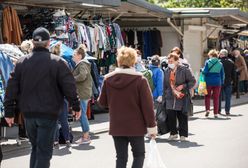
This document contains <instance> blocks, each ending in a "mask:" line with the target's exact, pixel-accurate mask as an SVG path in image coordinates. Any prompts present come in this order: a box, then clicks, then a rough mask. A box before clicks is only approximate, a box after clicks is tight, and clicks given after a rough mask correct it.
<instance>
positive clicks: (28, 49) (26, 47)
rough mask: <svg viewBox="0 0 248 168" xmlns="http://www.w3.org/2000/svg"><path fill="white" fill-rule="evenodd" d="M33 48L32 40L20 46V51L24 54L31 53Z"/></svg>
mask: <svg viewBox="0 0 248 168" xmlns="http://www.w3.org/2000/svg"><path fill="white" fill-rule="evenodd" d="M33 48H34V45H33V43H32V40H25V41H23V42H22V44H21V50H22V51H24V52H26V53H27V54H29V53H31V52H32V50H33Z"/></svg>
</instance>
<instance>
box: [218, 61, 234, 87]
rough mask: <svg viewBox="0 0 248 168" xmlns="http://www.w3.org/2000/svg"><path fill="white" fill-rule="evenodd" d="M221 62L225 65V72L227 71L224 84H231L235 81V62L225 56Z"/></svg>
mask: <svg viewBox="0 0 248 168" xmlns="http://www.w3.org/2000/svg"><path fill="white" fill-rule="evenodd" d="M220 60H221V63H222V64H223V67H224V72H225V81H224V86H227V85H231V84H232V82H234V81H235V75H236V73H235V72H236V71H235V69H236V68H235V65H234V62H233V61H232V60H231V59H230V58H228V57H223V58H221V59H220Z"/></svg>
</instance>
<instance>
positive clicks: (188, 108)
mask: <svg viewBox="0 0 248 168" xmlns="http://www.w3.org/2000/svg"><path fill="white" fill-rule="evenodd" d="M182 113H183V114H185V115H187V116H193V115H194V105H193V102H192V98H191V95H190V92H189V90H188V89H187V91H186V94H185V96H184V100H183V110H182Z"/></svg>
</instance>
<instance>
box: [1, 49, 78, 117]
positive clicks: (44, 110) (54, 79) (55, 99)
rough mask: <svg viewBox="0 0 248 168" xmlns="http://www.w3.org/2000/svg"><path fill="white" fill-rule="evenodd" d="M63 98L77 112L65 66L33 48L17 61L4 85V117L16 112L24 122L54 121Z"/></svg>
mask: <svg viewBox="0 0 248 168" xmlns="http://www.w3.org/2000/svg"><path fill="white" fill-rule="evenodd" d="M64 97H65V98H66V99H67V100H68V101H69V104H70V105H71V106H72V109H73V110H74V111H79V110H80V102H79V99H78V96H77V92H76V85H75V80H74V77H73V75H72V73H71V71H70V69H69V68H68V67H67V66H66V64H65V62H64V61H63V60H62V59H61V58H60V57H58V56H55V55H53V54H50V53H49V51H48V49H45V48H35V49H34V50H33V53H32V54H31V55H28V56H25V57H21V58H20V59H19V60H18V62H17V64H16V67H15V69H14V71H13V72H12V73H11V76H10V79H9V81H8V85H7V89H6V95H5V101H4V108H5V117H14V113H15V112H16V111H17V109H18V108H19V110H20V112H23V114H24V117H27V118H36V117H40V118H48V119H57V118H58V115H59V112H60V110H61V108H63V99H64Z"/></svg>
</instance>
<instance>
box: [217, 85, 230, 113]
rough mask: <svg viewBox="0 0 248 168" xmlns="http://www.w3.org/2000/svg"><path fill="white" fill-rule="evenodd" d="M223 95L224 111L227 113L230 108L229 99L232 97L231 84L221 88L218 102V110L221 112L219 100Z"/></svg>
mask: <svg viewBox="0 0 248 168" xmlns="http://www.w3.org/2000/svg"><path fill="white" fill-rule="evenodd" d="M223 97H224V100H225V112H226V113H229V112H230V108H231V99H232V85H231V84H230V85H226V86H223V87H222V88H221V94H220V98H219V100H220V102H219V112H221V101H222V99H223Z"/></svg>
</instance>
